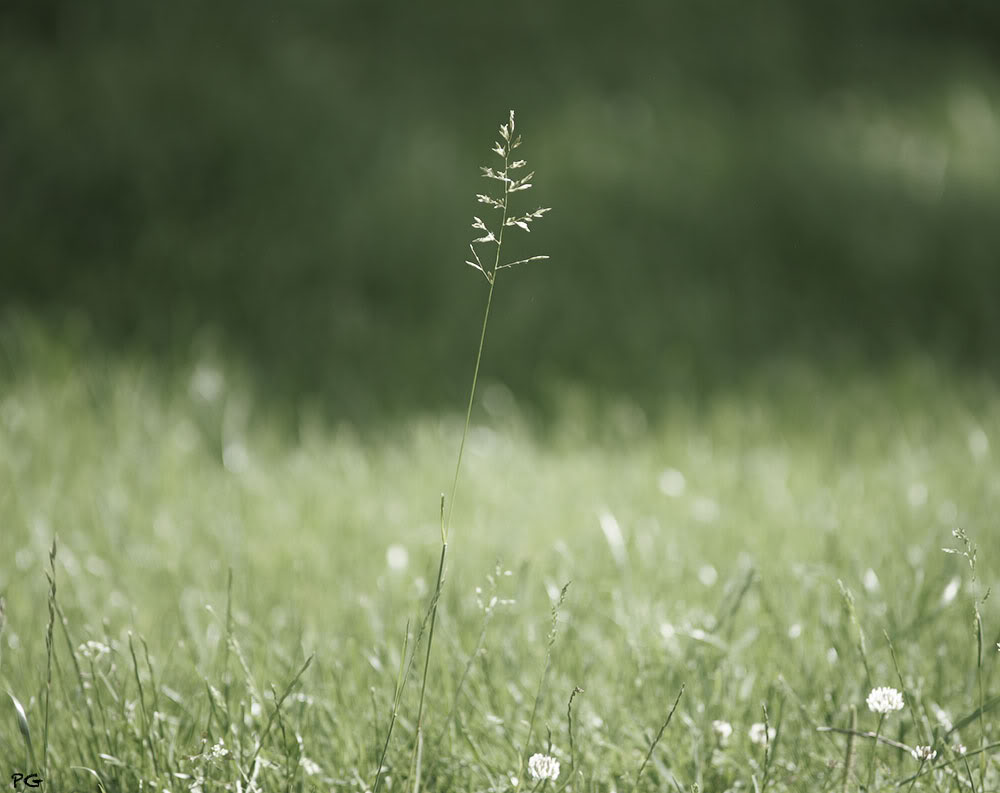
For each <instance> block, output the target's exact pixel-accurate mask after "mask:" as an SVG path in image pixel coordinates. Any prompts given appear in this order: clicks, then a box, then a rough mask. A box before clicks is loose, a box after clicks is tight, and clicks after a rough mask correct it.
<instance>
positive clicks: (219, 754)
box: [208, 738, 229, 760]
mask: <svg viewBox="0 0 1000 793" xmlns="http://www.w3.org/2000/svg"><path fill="white" fill-rule="evenodd" d="M227 754H229V750H228V749H227V748H226V745H225V744H224V743H223V742H222V738H219V740H218V741H217V742H216V744H215V746H213V747H212V748H211V750H210V751H209V753H208V756H209V759H211V760H221V759H222V758H223V757H225V756H226V755H227Z"/></svg>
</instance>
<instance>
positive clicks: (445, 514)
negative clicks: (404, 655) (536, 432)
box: [413, 110, 549, 793]
mask: <svg viewBox="0 0 1000 793" xmlns="http://www.w3.org/2000/svg"><path fill="white" fill-rule="evenodd" d="M500 138H501V139H502V142H501V141H500V140H498V141H496V142H495V144H494V146H493V151H494V152H496V153H497V154H498V155H499V156H500V157H502V158H503V168H502V169H501V170H499V171H498V170H496V169H495V168H493V167H491V166H483V167H482V168H481V170H482V175H483V178H486V179H491V180H494V181H498V182H500V183H501V184H502V185H503V192H502V195H500V197H493V196H491V195H488V194H485V193H483V194H478V195H477V196H476V198H477V200H478V201H479V203H481V204H486V205H487V206H489V207H491V208H492V209H494V210H498V211H500V212H501V213H502V214H501V220H500V225H499V227H496V230H495V231H494V230H491V229H490V227H489V225H487V224H486V223H485V222H484V221H483V220H481V219H480V218H478V217H474V218H473V223H472V227H473V228H474V229H476V230H477V231H481V232H483V233H482V235H481V236H480V237H477V238H476V239H474V240H473V241H472V243H470V244H469V249H470V250H471V251H472V256H473V258H474V259H475V262H472V261H466V264H468V265H469V266H471V267H474V268H475V269H477V270H479V272H481V273H482V274H483V276H484V277H485V278H486V280H487V282H488V283H489V285H490V288H489V293H488V294H487V296H486V310H485V311H484V312H483V327H482V330H481V331H480V334H479V347H478V349H477V351H476V365H475V366H474V367H473V370H472V387H471V388H470V389H469V402H468V405H467V407H466V410H465V426H464V428H463V430H462V440H461V442H460V443H459V446H458V458H457V460H456V461H455V475H454V477H452V483H451V499H450V501H449V502H448V504H447V510H446V509H445V503H444V497H443V496H442V499H441V559H440V561H439V563H438V574H437V583H436V584H435V587H434V594H433V596H432V598H433V599H432V605H431V618H430V630H429V632H428V635H427V650H426V654H425V656H424V671H423V676H422V680H421V684H420V700H419V704H418V705H417V728H416V743H415V745H414V762H413V766H414V772H413V793H419V790H420V773H421V763H422V759H423V751H422V750H423V714H424V699H425V696H426V693H427V673H428V671H429V669H430V662H431V648H432V646H433V642H434V625H435V623H436V621H437V607H438V603H439V601H440V597H441V588H442V586H443V583H444V565H445V559H446V557H447V555H448V531H449V529H450V528H451V517H452V514H453V513H454V509H455V499H456V496H457V493H458V478H459V474H460V473H461V470H462V456H463V454H464V452H465V442H466V440H467V438H468V436H469V425H470V423H471V421H472V406H473V405H474V404H475V400H476V386H477V385H478V383H479V369H480V366H481V364H482V360H483V348H484V347H485V346H486V329H487V327H488V326H489V321H490V309H491V308H492V307H493V292H494V290H495V289H496V282H497V274H498V272H499V271H500V270H502V269H504V268H508V267H513V266H514V265H517V264H524V263H526V262H530V261H538V260H541V259H547V258H548V257H547V256H531V257H529V258H527V259H520V260H517V261H511V262H501V260H500V255H501V252H502V250H503V237H504V230H505V229H506V228H507V227H508V226H517V227H519V228H521V229H523V230H524V231H530V230H531V229H530V225H531V223H532V222H533V221H535V220H538V219H539V218H541V217H542V216H543V215H544V214H545V213H546V212H548V211H549V209H548V208H543V207H539V208H538V209H536V210H534V211H533V212H529V213H527V214H524V215H521V216H516V215H514V214H512V213H511V211H510V197H511V194H512V193H517V192H520V191H523V190H528V189H530V188H531V186H532V185H531V179H532V177H533V176H534V172H529V173H528V174H527V175H526V176H522V177H520V178H514V177H513V176H512V175H511V173H512V172H514V171H516V170H518V169H520V168H524V167H525V166H526V165H527V163H526V162H525V161H524V160H515V161H513V162H512V161H511V155H512V153H513V151H514V149H516V148H518V147H519V146H520V145H521V136H520V135H516V136H515V134H514V111H513V110H511V111H510V118H509V120H508V122H507V123H506V124H502V125H501V126H500ZM477 244H480V245H491V244H492V245H495V246H496V251H495V254H494V257H493V265H492V267H491V268H489V269H487V268H486V267H484V266H483V263H482V260H481V259H480V257H479V254H478V253H477V252H476V248H475V246H476V245H477ZM488 260H489V258H488V257H487V261H488Z"/></svg>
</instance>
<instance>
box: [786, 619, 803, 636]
mask: <svg viewBox="0 0 1000 793" xmlns="http://www.w3.org/2000/svg"><path fill="white" fill-rule="evenodd" d="M801 635H802V623H800V622H793V623H792V624H791V625H789V626H788V638H789V639H798V638H799V636H801Z"/></svg>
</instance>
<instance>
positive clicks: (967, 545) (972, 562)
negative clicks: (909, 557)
mask: <svg viewBox="0 0 1000 793" xmlns="http://www.w3.org/2000/svg"><path fill="white" fill-rule="evenodd" d="M951 534H952V536H953V537H954V538H955V539H956V540H958V541H959V542H960V543H962V548H942V549H941V550H943V551H944V552H945V553H951V554H957V555H959V556H964V557H965V558H966V561H968V563H969V569H970V570H971V571H972V613H973V629H974V634H975V637H976V686H977V689H978V694H979V748H980V750H981V751H980V755H979V784H980V786H981V787H982V789H983V790H985V789H986V752H985V751H982V750H983V749H984V748H985V746H986V721H985V718H984V715H985V712H986V693H985V690H984V686H983V644H984V637H983V614H982V612H981V611H980V606H981V605H982V604H983V603H985V602H986V601H987V600H988V599H989V596H990V590H989V589H988V588H987V590H986V594H984V595H983V596H982V597H981V598H980V597H979V587H978V585H977V578H976V561H977V556H978V551H979V549H978V548H977V546H976V544H975V543H974V542H973V541H972V539H971V538H970V537H969V535H968V534H966V533H965V529H961V528H959V529H954V530H953V531H952V533H951Z"/></svg>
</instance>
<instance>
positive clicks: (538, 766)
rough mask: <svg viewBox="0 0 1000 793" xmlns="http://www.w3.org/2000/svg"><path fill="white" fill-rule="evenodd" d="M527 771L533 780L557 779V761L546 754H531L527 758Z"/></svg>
mask: <svg viewBox="0 0 1000 793" xmlns="http://www.w3.org/2000/svg"><path fill="white" fill-rule="evenodd" d="M528 771H529V772H530V773H531V778H532V779H535V780H539V779H558V778H559V761H558V760H556V758H554V757H551V756H550V755H547V754H541V753H539V754H533V755H531V757H530V758H528Z"/></svg>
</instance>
